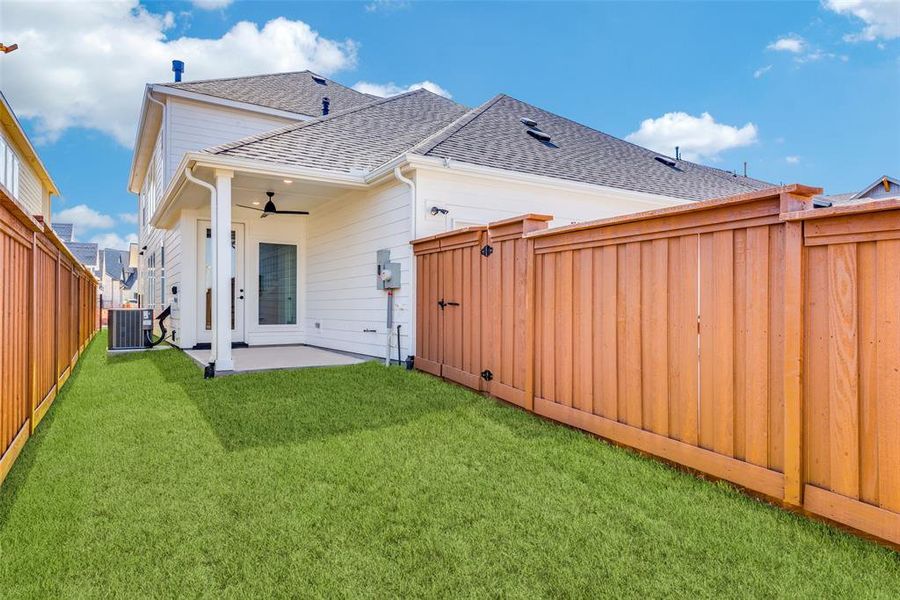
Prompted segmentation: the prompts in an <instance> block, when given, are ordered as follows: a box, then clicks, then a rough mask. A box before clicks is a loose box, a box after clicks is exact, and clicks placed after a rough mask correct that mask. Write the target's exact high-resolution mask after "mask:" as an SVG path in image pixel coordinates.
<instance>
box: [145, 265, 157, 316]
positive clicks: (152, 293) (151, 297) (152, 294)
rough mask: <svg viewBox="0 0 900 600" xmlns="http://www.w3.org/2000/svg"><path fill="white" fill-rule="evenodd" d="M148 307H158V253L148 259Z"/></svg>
mask: <svg viewBox="0 0 900 600" xmlns="http://www.w3.org/2000/svg"><path fill="white" fill-rule="evenodd" d="M147 306H148V307H150V308H154V307H156V253H155V252H152V253H151V254H150V255H149V256H148V257H147Z"/></svg>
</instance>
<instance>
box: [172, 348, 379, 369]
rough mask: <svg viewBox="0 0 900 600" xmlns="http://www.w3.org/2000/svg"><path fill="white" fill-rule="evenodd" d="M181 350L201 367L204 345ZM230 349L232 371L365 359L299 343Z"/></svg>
mask: <svg viewBox="0 0 900 600" xmlns="http://www.w3.org/2000/svg"><path fill="white" fill-rule="evenodd" d="M185 352H186V353H187V355H188V356H190V357H191V358H193V359H194V360H195V361H196V362H197V364H199V365H200V366H201V367H202V366H204V365H206V364H207V363H208V362H209V350H208V349H207V350H186V351H185ZM231 353H232V357H233V359H234V371H232V372H233V373H243V372H248V371H267V370H272V369H303V368H308V367H337V366H341V365H355V364H359V363H361V362H365V361H366V360H368V359H366V358H360V357H357V356H353V355H351V354H345V353H342V352H335V351H333V350H325V349H324V348H315V347H313V346H300V345H291V346H253V347H250V348H234V349H232V351H231Z"/></svg>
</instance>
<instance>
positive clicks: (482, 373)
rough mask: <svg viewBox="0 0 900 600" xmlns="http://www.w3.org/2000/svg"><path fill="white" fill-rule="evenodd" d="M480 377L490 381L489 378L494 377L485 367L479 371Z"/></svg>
mask: <svg viewBox="0 0 900 600" xmlns="http://www.w3.org/2000/svg"><path fill="white" fill-rule="evenodd" d="M481 378H482V379H484V380H485V381H490V380H491V379H493V378H494V374H493V373H491V372H490V371H489V370H488V369H485V370H484V371H482V372H481Z"/></svg>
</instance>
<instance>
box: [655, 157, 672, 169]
mask: <svg viewBox="0 0 900 600" xmlns="http://www.w3.org/2000/svg"><path fill="white" fill-rule="evenodd" d="M654 158H655V159H656V160H658V161H659V162H661V163H662V164H664V165H666V166H667V167H674V166H675V164H676V163H675V161H674V160H672V159H671V158H666V157H665V156H656V157H654Z"/></svg>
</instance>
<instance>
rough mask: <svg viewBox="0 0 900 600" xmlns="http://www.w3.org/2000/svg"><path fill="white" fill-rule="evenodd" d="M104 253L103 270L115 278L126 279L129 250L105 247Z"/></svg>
mask: <svg viewBox="0 0 900 600" xmlns="http://www.w3.org/2000/svg"><path fill="white" fill-rule="evenodd" d="M101 252H102V253H103V271H104V272H105V273H106V274H107V275H109V276H110V277H111V278H113V279H118V280H120V281H124V280H125V278H126V277H127V276H128V273H127V272H128V250H114V249H112V248H105V249H104V250H101Z"/></svg>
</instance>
